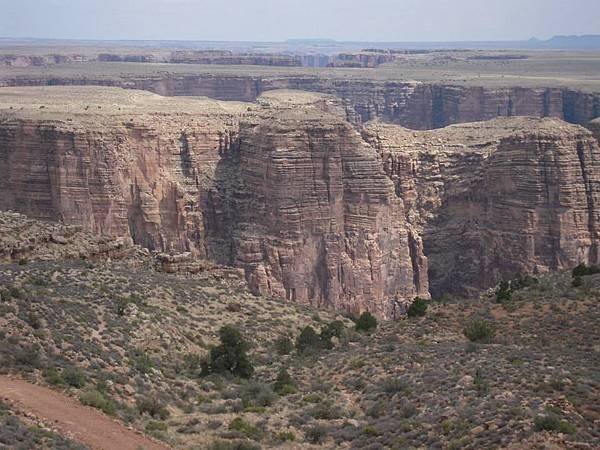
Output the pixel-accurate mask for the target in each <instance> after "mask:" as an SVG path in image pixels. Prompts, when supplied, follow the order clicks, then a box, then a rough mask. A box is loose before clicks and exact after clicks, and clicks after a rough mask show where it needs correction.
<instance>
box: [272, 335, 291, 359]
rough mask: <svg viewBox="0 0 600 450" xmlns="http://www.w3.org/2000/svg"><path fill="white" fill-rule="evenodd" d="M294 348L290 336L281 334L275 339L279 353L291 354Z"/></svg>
mask: <svg viewBox="0 0 600 450" xmlns="http://www.w3.org/2000/svg"><path fill="white" fill-rule="evenodd" d="M293 350H294V343H293V342H292V340H291V339H290V338H289V337H288V336H281V337H279V338H277V340H276V341H275V351H276V352H277V353H278V354H279V355H289V354H290V353H292V351H293Z"/></svg>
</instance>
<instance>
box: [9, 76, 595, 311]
mask: <svg viewBox="0 0 600 450" xmlns="http://www.w3.org/2000/svg"><path fill="white" fill-rule="evenodd" d="M0 95H2V103H1V106H0V192H2V194H3V195H2V196H1V197H0V209H13V210H17V211H19V212H22V213H26V214H28V215H31V216H32V217H36V218H41V219H52V220H59V221H64V222H66V223H68V224H74V225H79V226H82V227H83V228H85V229H86V230H90V231H94V232H95V233H99V234H107V235H113V236H121V237H127V238H131V239H132V240H133V241H134V242H135V243H136V244H139V245H142V246H143V247H145V248H147V249H150V250H156V251H158V252H162V253H165V255H163V256H161V257H159V258H158V260H159V263H160V265H161V266H162V267H163V270H167V271H173V270H176V271H179V270H184V271H189V272H194V271H197V270H203V269H202V268H203V267H205V266H206V265H205V263H203V264H202V265H200V266H198V265H196V264H194V261H193V259H194V258H197V259H201V260H205V261H208V262H207V263H206V264H208V265H210V264H211V262H212V263H214V264H218V265H230V266H235V267H238V268H241V269H243V270H244V272H245V275H246V279H247V280H248V282H249V284H250V286H251V287H252V288H253V290H254V291H255V292H259V293H263V294H266V295H272V296H275V297H279V298H284V299H287V300H290V301H295V302H300V303H310V304H313V305H318V306H323V307H329V308H336V309H343V310H346V311H351V312H358V311H362V310H365V309H369V310H370V311H372V312H373V313H375V314H377V315H378V316H380V317H384V318H391V317H394V316H396V315H397V314H398V313H399V311H401V310H402V308H403V307H404V306H405V305H406V303H407V302H409V301H411V300H412V299H413V298H414V297H415V296H417V295H418V296H425V297H427V296H428V295H429V292H430V291H431V292H432V293H433V294H436V295H437V294H439V293H442V292H446V291H460V290H465V289H469V288H473V289H478V288H482V287H488V286H490V285H491V284H493V283H495V282H496V281H498V280H499V279H500V278H502V277H506V276H513V275H514V274H515V273H517V272H519V271H545V270H551V269H558V268H562V267H568V266H571V265H574V264H576V263H578V262H581V261H585V262H598V250H597V246H598V231H599V227H598V220H599V217H598V201H599V200H600V197H599V195H600V167H598V161H599V160H600V150H599V149H598V143H597V142H596V140H595V139H594V138H593V137H592V134H591V133H590V132H589V131H587V130H585V129H584V128H582V127H579V126H575V125H569V124H567V123H565V122H563V121H560V120H558V119H533V118H508V119H498V120H494V121H491V122H485V123H476V124H467V125H457V126H452V127H448V128H445V129H441V130H434V131H425V132H417V131H410V130H407V129H404V128H401V127H399V126H397V125H390V124H383V123H373V124H369V125H368V126H367V127H365V128H364V129H362V135H361V129H360V128H358V127H356V126H355V124H351V123H350V122H348V121H347V120H346V115H347V114H346V110H345V105H344V102H343V100H342V101H340V100H339V99H336V98H335V97H330V96H324V95H318V94H311V93H306V92H298V91H277V92H268V93H266V94H263V95H262V96H261V97H260V98H259V99H258V101H257V102H256V103H237V102H220V101H213V100H208V99H197V98H195V99H192V98H167V97H161V96H158V95H155V94H151V93H147V92H140V91H135V90H122V89H115V88H100V87H87V88H73V87H70V88H64V87H52V88H49V87H46V88H13V89H3V90H2V92H0ZM176 254H181V256H174V255H176Z"/></svg>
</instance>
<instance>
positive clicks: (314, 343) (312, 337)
mask: <svg viewBox="0 0 600 450" xmlns="http://www.w3.org/2000/svg"><path fill="white" fill-rule="evenodd" d="M320 348H321V338H320V337H319V335H318V334H317V332H316V331H315V330H314V328H313V327H311V326H310V325H307V326H305V327H304V328H303V329H302V331H301V332H300V336H298V339H296V349H297V350H298V353H309V352H311V351H315V350H319V349H320Z"/></svg>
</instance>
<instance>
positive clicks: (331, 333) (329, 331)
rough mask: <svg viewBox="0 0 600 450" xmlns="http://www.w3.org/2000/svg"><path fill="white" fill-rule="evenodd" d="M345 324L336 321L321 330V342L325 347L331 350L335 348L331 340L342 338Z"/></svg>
mask: <svg viewBox="0 0 600 450" xmlns="http://www.w3.org/2000/svg"><path fill="white" fill-rule="evenodd" d="M344 328H345V327H344V322H342V321H341V320H334V321H333V322H330V323H328V324H327V325H325V326H324V327H323V329H322V330H321V335H320V337H321V342H322V344H323V347H325V348H328V349H331V348H332V347H333V343H332V342H331V339H332V338H334V337H336V338H338V339H339V338H340V337H342V333H343V332H344Z"/></svg>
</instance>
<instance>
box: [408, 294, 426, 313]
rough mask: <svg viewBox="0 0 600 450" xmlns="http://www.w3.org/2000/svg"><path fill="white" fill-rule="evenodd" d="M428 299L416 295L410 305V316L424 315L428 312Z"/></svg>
mask: <svg viewBox="0 0 600 450" xmlns="http://www.w3.org/2000/svg"><path fill="white" fill-rule="evenodd" d="M427 306H428V304H427V300H424V299H422V298H420V297H416V298H415V299H414V301H413V302H412V303H411V304H410V306H409V307H408V311H407V312H406V313H407V314H408V317H422V316H424V315H425V314H426V313H427Z"/></svg>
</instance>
